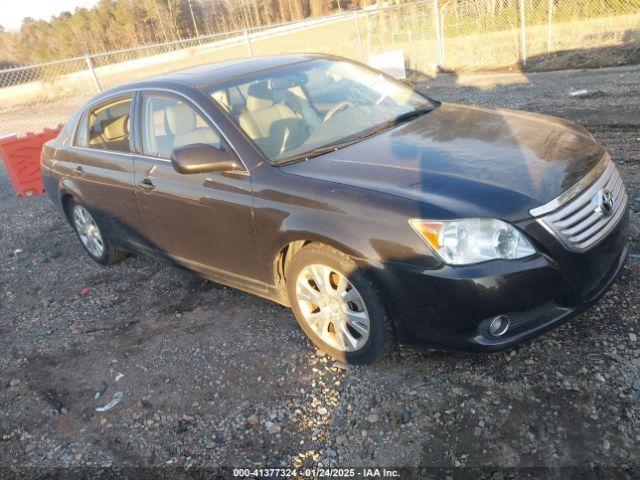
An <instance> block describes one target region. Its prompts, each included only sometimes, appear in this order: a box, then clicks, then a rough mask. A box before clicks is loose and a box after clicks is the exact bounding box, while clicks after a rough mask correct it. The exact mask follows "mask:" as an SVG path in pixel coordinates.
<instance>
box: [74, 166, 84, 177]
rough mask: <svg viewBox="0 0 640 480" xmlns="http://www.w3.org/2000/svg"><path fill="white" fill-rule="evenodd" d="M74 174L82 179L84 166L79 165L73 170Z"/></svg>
mask: <svg viewBox="0 0 640 480" xmlns="http://www.w3.org/2000/svg"><path fill="white" fill-rule="evenodd" d="M73 173H74V174H75V175H76V176H78V177H81V176H82V175H84V168H82V166H80V165H78V166H77V167H76V168H74V169H73Z"/></svg>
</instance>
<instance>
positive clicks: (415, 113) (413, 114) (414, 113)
mask: <svg viewBox="0 0 640 480" xmlns="http://www.w3.org/2000/svg"><path fill="white" fill-rule="evenodd" d="M434 108H435V107H424V108H417V109H415V110H411V111H410V112H405V113H402V114H400V115H398V116H397V117H394V118H392V119H391V120H387V121H386V122H384V123H381V124H380V125H378V126H375V127H373V128H370V129H369V130H365V131H364V132H362V133H360V134H359V135H356V136H354V137H350V138H349V139H348V140H345V141H343V142H339V143H333V144H331V145H327V146H324V147H320V148H316V149H314V150H309V151H308V152H305V153H302V154H300V155H296V156H294V157H290V158H286V159H283V160H281V161H279V162H277V163H278V164H279V165H286V164H288V163H293V162H298V161H300V160H309V159H310V158H314V157H319V156H320V155H324V154H325V153H331V152H335V151H336V150H340V149H341V148H344V147H348V146H349V145H353V144H354V143H357V142H359V141H360V140H363V139H365V138H368V137H371V136H373V135H376V134H378V133H380V132H383V131H384V130H388V129H389V128H391V127H393V126H394V125H398V124H400V123H404V122H408V121H409V120H413V119H414V118H417V117H421V116H422V115H425V114H427V113H429V112H432V111H433V110H434Z"/></svg>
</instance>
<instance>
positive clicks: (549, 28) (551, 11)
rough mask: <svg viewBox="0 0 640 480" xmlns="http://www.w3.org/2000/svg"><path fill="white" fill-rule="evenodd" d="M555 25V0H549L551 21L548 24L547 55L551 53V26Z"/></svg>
mask: <svg viewBox="0 0 640 480" xmlns="http://www.w3.org/2000/svg"><path fill="white" fill-rule="evenodd" d="M552 26H553V0H549V23H548V25H547V55H549V54H550V53H551V28H552Z"/></svg>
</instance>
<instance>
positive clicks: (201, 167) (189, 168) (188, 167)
mask: <svg viewBox="0 0 640 480" xmlns="http://www.w3.org/2000/svg"><path fill="white" fill-rule="evenodd" d="M171 164H172V165H173V168H174V170H175V171H176V172H178V173H183V174H195V173H209V172H228V171H233V170H241V167H240V165H239V163H238V160H237V159H236V157H235V156H234V155H233V154H231V153H230V152H229V151H228V150H221V149H218V148H216V147H214V146H212V145H208V144H206V143H195V144H193V145H186V146H184V147H178V148H175V149H174V150H173V152H171Z"/></svg>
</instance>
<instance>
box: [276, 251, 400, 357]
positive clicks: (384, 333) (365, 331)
mask: <svg viewBox="0 0 640 480" xmlns="http://www.w3.org/2000/svg"><path fill="white" fill-rule="evenodd" d="M286 279H287V293H288V295H289V300H290V303H291V308H292V309H293V313H294V315H295V317H296V319H297V320H298V323H299V324H300V326H301V327H302V330H303V331H304V332H305V333H306V334H307V336H308V337H309V338H310V339H311V341H312V342H313V343H314V344H315V345H316V346H317V347H318V348H321V349H322V350H324V351H326V352H327V353H329V354H330V355H331V356H332V357H334V358H336V359H338V360H342V361H345V362H347V363H354V364H365V363H371V362H373V361H374V360H376V359H377V358H379V357H380V356H382V355H384V354H385V353H386V352H388V351H389V350H391V348H392V347H393V345H394V343H395V339H394V334H393V328H392V325H391V321H390V319H389V316H388V314H387V312H386V309H385V308H384V305H383V304H382V301H381V300H380V296H379V294H378V292H377V291H376V290H375V288H374V286H373V285H372V283H371V282H370V281H369V279H368V278H367V276H366V275H365V273H364V272H363V271H362V270H360V269H359V268H357V266H356V264H355V262H354V261H353V260H352V259H351V258H350V257H348V256H347V255H345V254H343V253H341V252H339V251H337V250H335V249H333V248H331V247H327V246H325V245H320V244H309V245H307V246H305V247H303V248H302V249H301V250H300V251H298V252H297V253H296V255H295V256H294V257H293V259H292V261H291V263H290V265H289V268H288V271H287V275H286Z"/></svg>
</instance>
